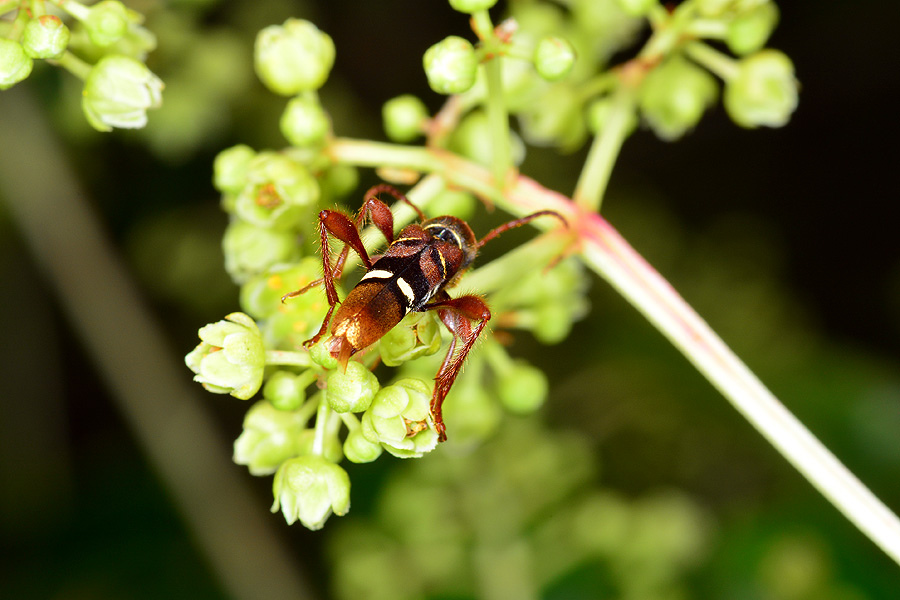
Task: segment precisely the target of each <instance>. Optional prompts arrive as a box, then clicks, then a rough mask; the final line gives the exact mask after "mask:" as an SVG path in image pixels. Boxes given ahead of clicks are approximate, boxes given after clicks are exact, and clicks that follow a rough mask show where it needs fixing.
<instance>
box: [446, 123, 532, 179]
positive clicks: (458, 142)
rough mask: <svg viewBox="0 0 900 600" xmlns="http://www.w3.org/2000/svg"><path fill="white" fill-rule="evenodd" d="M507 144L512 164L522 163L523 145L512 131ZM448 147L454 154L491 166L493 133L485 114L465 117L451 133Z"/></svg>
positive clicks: (523, 157)
mask: <svg viewBox="0 0 900 600" xmlns="http://www.w3.org/2000/svg"><path fill="white" fill-rule="evenodd" d="M509 142H510V151H511V154H512V156H511V158H512V161H513V164H515V165H520V164H522V161H523V160H525V144H523V143H522V140H521V139H519V137H518V136H517V135H516V134H515V132H512V131H510V132H509ZM448 146H449V148H450V149H451V150H453V151H454V152H456V153H458V154H462V155H463V156H465V157H466V158H470V159H472V160H473V161H475V162H477V163H479V164H482V165H485V166H489V165H491V164H493V162H494V143H493V132H492V131H491V127H490V123H489V122H488V118H487V114H485V112H484V111H481V110H474V111H472V112H470V113H469V114H468V115H466V116H465V118H463V120H462V123H460V124H459V126H458V127H457V128H456V130H455V131H454V132H453V135H452V137H451V138H450V141H449V143H448Z"/></svg>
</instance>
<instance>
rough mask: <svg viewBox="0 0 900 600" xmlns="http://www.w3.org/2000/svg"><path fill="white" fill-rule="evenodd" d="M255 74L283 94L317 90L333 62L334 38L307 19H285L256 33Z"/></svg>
mask: <svg viewBox="0 0 900 600" xmlns="http://www.w3.org/2000/svg"><path fill="white" fill-rule="evenodd" d="M254 65H255V67H256V74H257V75H258V76H259V78H260V80H261V81H262V82H263V83H264V84H265V86H266V87H268V88H269V89H270V90H272V91H273V92H275V93H276V94H281V95H282V96H293V95H296V94H299V93H300V92H305V91H312V90H317V89H319V88H320V87H322V85H323V84H324V83H325V80H326V79H328V75H329V73H330V72H331V67H332V66H333V65H334V42H333V41H332V40H331V37H329V36H328V34H326V33H324V32H322V31H320V30H319V29H318V28H317V27H316V26H315V25H313V24H312V23H310V22H309V21H304V20H301V19H288V20H287V21H285V22H284V24H283V25H271V26H269V27H266V28H265V29H263V30H262V31H260V32H259V35H257V36H256V46H255V49H254Z"/></svg>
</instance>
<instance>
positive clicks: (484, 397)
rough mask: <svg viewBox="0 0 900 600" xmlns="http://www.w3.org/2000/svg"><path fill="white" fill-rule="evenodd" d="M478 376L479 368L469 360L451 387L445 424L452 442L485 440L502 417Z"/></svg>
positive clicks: (445, 409) (445, 405)
mask: <svg viewBox="0 0 900 600" xmlns="http://www.w3.org/2000/svg"><path fill="white" fill-rule="evenodd" d="M473 367H474V368H473ZM480 374H481V368H480V365H476V364H475V363H474V362H472V361H471V359H470V364H469V365H467V369H466V371H465V372H463V373H462V375H460V376H459V378H458V379H457V381H456V385H454V387H453V391H452V392H451V397H450V400H449V401H448V402H445V403H444V407H443V412H444V422H445V423H446V425H447V430H448V431H451V432H452V433H453V440H452V441H453V442H454V443H462V444H465V443H466V442H472V441H478V442H481V441H484V440H486V439H488V438H489V437H490V436H491V435H492V434H493V433H494V431H496V429H497V427H498V426H499V424H500V421H501V420H502V418H503V411H502V410H501V409H500V407H499V406H498V404H497V402H496V401H495V400H494V398H492V396H491V394H489V393H488V392H487V390H485V389H484V385H483V384H482V382H481V377H480Z"/></svg>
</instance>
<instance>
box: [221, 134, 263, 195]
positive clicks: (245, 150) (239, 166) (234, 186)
mask: <svg viewBox="0 0 900 600" xmlns="http://www.w3.org/2000/svg"><path fill="white" fill-rule="evenodd" d="M255 156H256V152H255V151H254V150H253V148H251V147H250V146H247V145H246V144H238V145H237V146H232V147H231V148H226V149H225V150H222V151H221V152H219V154H217V155H216V158H215V160H214V161H213V185H215V186H216V189H217V190H219V191H220V192H229V193H232V194H234V193H237V192H239V191H241V188H243V187H244V185H245V184H246V183H247V170H248V168H249V167H250V161H251V160H252V159H253V157H255Z"/></svg>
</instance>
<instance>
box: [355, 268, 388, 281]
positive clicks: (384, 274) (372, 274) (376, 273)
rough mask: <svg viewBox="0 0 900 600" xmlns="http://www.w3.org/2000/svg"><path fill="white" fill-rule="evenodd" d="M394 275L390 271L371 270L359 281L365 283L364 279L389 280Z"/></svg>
mask: <svg viewBox="0 0 900 600" xmlns="http://www.w3.org/2000/svg"><path fill="white" fill-rule="evenodd" d="M393 276H394V274H393V273H391V272H390V271H385V270H384V269H373V270H371V271H369V272H368V273H366V274H365V275H363V278H362V279H360V281H365V280H366V279H390V278H391V277H393Z"/></svg>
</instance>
